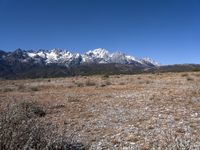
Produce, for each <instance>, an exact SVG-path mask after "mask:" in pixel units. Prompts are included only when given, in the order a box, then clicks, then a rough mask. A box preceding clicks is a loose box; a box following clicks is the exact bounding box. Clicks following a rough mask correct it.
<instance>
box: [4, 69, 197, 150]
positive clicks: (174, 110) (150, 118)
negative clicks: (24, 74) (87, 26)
mask: <svg viewBox="0 0 200 150" xmlns="http://www.w3.org/2000/svg"><path fill="white" fill-rule="evenodd" d="M188 78H191V79H192V80H190V79H189V80H188ZM107 81H108V82H110V83H111V84H106V82H107ZM194 81H195V82H194ZM199 81H200V78H199V73H198V72H188V73H165V74H162V73H160V74H144V75H115V76H109V77H102V76H90V77H72V78H59V79H56V78H55V79H50V82H48V79H44V80H42V79H40V80H17V81H9V80H4V81H3V80H2V81H0V84H1V86H0V88H1V89H0V102H1V108H2V110H3V108H6V107H5V103H6V102H7V101H9V100H13V99H15V101H16V102H23V103H24V102H26V101H27V100H36V101H38V103H39V104H40V105H39V106H42V108H40V107H39V108H38V105H36V106H37V107H36V108H37V109H38V110H41V109H42V110H43V111H44V112H45V115H36V114H37V113H36V114H35V113H34V112H35V111H34V110H35V109H34V108H33V107H32V106H29V105H28V106H27V107H28V109H27V110H28V112H29V113H31V114H32V115H33V116H34V117H30V118H34V120H35V119H36V120H37V121H38V122H41V123H42V124H43V125H41V126H43V127H44V129H45V130H46V129H49V126H46V125H47V124H51V126H55V127H56V128H57V130H58V131H56V135H63V136H64V137H66V136H67V137H68V136H70V137H71V135H73V140H74V141H77V142H81V143H84V145H87V146H88V149H117V150H118V149H169V150H171V149H174V150H176V149H199V148H200V120H199V118H200V82H199ZM79 83H81V85H79ZM82 84H83V85H82ZM20 85H23V88H19V86H20ZM31 87H37V88H38V90H36V91H35V90H31V89H30V88H31ZM69 87H70V88H69ZM6 89H12V90H6ZM34 106H35V104H34ZM29 107H30V108H29ZM37 109H36V110H37ZM36 112H37V111H36ZM39 112H40V111H39ZM38 114H40V113H38ZM44 124H45V126H44ZM50 130H52V129H50ZM1 131H2V130H1ZM44 137H45V136H44ZM57 138H58V136H55V138H54V139H57ZM58 139H59V138H58ZM61 143H62V142H61ZM64 143H65V142H64ZM61 145H62V144H61ZM54 146H55V145H54Z"/></svg>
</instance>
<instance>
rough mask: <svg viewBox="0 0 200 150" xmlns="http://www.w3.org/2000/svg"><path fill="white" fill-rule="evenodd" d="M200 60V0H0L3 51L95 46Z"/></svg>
mask: <svg viewBox="0 0 200 150" xmlns="http://www.w3.org/2000/svg"><path fill="white" fill-rule="evenodd" d="M99 47H102V48H106V49H108V50H110V51H111V52H112V51H114V50H122V51H123V52H125V53H127V54H131V55H134V56H138V57H145V56H149V57H151V58H153V59H155V60H157V61H159V62H161V63H162V64H174V63H200V0H0V49H2V50H8V51H11V50H15V49H16V48H22V49H40V48H42V49H52V48H65V49H69V50H72V51H73V52H86V51H87V50H90V49H94V48H99Z"/></svg>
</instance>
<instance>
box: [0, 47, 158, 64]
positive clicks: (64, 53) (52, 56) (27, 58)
mask: <svg viewBox="0 0 200 150" xmlns="http://www.w3.org/2000/svg"><path fill="white" fill-rule="evenodd" d="M0 59H8V60H9V59H15V60H17V61H20V62H22V63H27V62H32V63H36V64H41V63H42V64H46V65H49V64H58V65H63V66H71V65H80V64H111V63H112V64H134V65H137V66H139V65H143V66H149V67H153V66H159V65H160V64H159V63H157V62H156V61H154V60H152V59H150V58H144V59H140V58H136V57H133V56H129V55H126V54H124V53H122V52H119V51H117V52H114V53H110V52H109V51H108V50H106V49H103V48H98V49H94V50H90V51H88V52H86V53H84V54H79V53H71V52H70V51H68V50H62V49H52V50H21V49H17V50H15V51H14V52H8V53H7V52H4V53H3V51H2V52H1V53H0Z"/></svg>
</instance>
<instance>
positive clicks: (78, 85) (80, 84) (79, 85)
mask: <svg viewBox="0 0 200 150" xmlns="http://www.w3.org/2000/svg"><path fill="white" fill-rule="evenodd" d="M76 85H77V87H84V84H83V83H81V82H78V83H76Z"/></svg>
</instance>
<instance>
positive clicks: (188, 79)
mask: <svg viewBox="0 0 200 150" xmlns="http://www.w3.org/2000/svg"><path fill="white" fill-rule="evenodd" d="M186 79H187V81H194V78H192V77H187V78H186Z"/></svg>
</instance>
